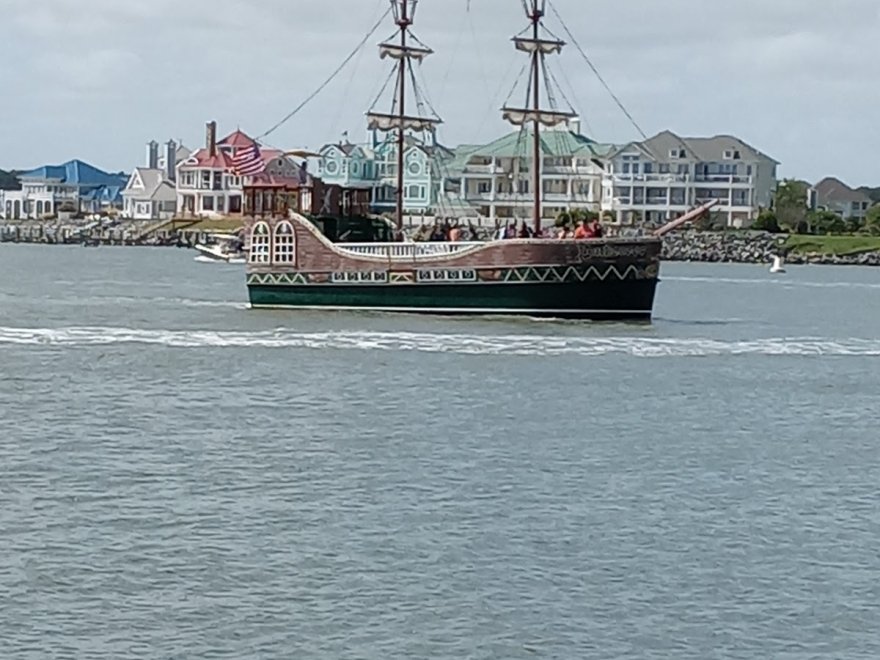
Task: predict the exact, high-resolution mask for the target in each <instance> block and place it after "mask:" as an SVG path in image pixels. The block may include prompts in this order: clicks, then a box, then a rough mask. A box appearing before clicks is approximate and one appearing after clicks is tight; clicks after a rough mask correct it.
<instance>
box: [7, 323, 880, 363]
mask: <svg viewBox="0 0 880 660" xmlns="http://www.w3.org/2000/svg"><path fill="white" fill-rule="evenodd" d="M114 344H146V345H154V346H161V347H170V348H192V349H201V348H266V349H311V350H361V351H398V352H399V351H412V352H422V353H451V354H461V355H512V356H566V355H572V356H586V357H598V356H603V355H626V356H633V357H647V358H651V357H704V356H713V355H721V356H723V355H731V356H736V355H765V356H863V357H870V356H880V340H877V339H858V338H845V339H830V338H815V337H803V338H769V339H750V340H743V341H725V340H718V339H708V338H665V339H664V338H655V337H632V336H618V337H608V336H604V337H568V336H551V335H540V334H537V335H500V336H494V335H472V334H440V333H436V334H434V333H411V332H369V331H351V332H349V331H340V332H293V331H290V330H284V329H279V330H274V331H260V332H246V331H215V330H144V329H134V328H110V327H68V328H12V327H0V346H2V345H19V346H50V347H83V346H107V345H114Z"/></svg>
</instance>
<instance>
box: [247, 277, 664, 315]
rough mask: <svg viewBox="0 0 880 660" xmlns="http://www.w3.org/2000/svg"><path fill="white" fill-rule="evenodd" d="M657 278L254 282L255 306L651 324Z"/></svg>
mask: <svg viewBox="0 0 880 660" xmlns="http://www.w3.org/2000/svg"><path fill="white" fill-rule="evenodd" d="M656 287H657V279H656V278H654V279H629V280H605V281H587V282H555V283H534V282H528V283H525V282H524V283H509V282H492V283H488V282H486V283H468V284H352V285H345V284H323V285H321V284H309V285H274V284H268V285H267V284H250V285H248V293H249V296H250V302H251V305H252V306H253V307H255V308H291V309H337V310H339V309H343V310H373V311H383V312H406V313H426V314H484V315H485V314H501V315H509V314H513V315H522V316H530V317H551V318H569V319H595V320H649V319H650V318H651V310H652V308H653V303H654V292H655V290H656Z"/></svg>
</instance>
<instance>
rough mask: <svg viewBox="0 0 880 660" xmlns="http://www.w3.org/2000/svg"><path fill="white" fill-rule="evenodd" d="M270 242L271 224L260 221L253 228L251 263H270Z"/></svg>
mask: <svg viewBox="0 0 880 660" xmlns="http://www.w3.org/2000/svg"><path fill="white" fill-rule="evenodd" d="M270 244H271V236H270V235H269V225H267V224H266V223H265V222H258V223H257V224H255V225H254V228H253V230H251V253H250V258H251V263H254V264H267V263H269V255H270Z"/></svg>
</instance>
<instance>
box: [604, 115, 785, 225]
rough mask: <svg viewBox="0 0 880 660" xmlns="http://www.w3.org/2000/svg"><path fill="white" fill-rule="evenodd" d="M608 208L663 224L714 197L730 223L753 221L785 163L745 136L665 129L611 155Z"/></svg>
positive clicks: (629, 218)
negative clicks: (696, 134) (707, 135)
mask: <svg viewBox="0 0 880 660" xmlns="http://www.w3.org/2000/svg"><path fill="white" fill-rule="evenodd" d="M608 161H609V162H608V165H607V166H606V172H605V174H604V177H603V181H602V210H603V211H609V212H611V213H613V214H614V216H615V218H616V220H617V221H618V222H620V223H630V222H632V223H641V222H644V223H647V224H649V225H650V224H660V223H663V222H665V221H667V220H670V219H673V218H675V217H678V216H679V215H681V214H683V213H685V212H687V211H689V210H691V209H693V208H695V207H697V206H700V205H701V204H704V203H706V202H709V201H712V200H715V199H717V200H719V202H720V204H719V205H718V206H716V207H715V208H714V209H713V212H716V213H721V214H724V216H725V217H726V221H727V225H728V226H730V227H744V226H748V225H749V224H750V222H751V221H753V220H754V219H755V218H756V217H757V216H758V214H759V213H760V212H761V210H762V209H766V208H768V207H769V206H770V205H771V203H772V201H773V195H774V193H775V191H776V168H777V166H778V165H779V163H778V162H777V161H775V160H773V159H772V158H770V157H769V156H767V155H766V154H764V153H761V152H760V151H758V150H757V149H755V148H754V147H752V146H750V145H748V144H746V143H745V142H743V141H742V140H740V139H738V138H735V137H732V136H728V135H719V136H716V137H711V138H682V137H679V136H678V135H675V134H674V133H672V132H670V131H664V132H662V133H659V134H658V135H656V136H654V137H653V138H651V139H649V140H646V141H644V142H631V143H630V144H628V145H626V146H623V147H620V148H618V149H615V150H614V151H613V152H612V153H611V154H609V156H608Z"/></svg>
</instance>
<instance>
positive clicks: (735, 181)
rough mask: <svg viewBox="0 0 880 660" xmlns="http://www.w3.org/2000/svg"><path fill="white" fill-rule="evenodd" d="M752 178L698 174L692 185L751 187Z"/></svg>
mask: <svg viewBox="0 0 880 660" xmlns="http://www.w3.org/2000/svg"><path fill="white" fill-rule="evenodd" d="M752 180H753V177H750V176H739V175H737V174H698V175H697V176H695V177H694V183H727V184H731V185H751V184H752Z"/></svg>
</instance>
